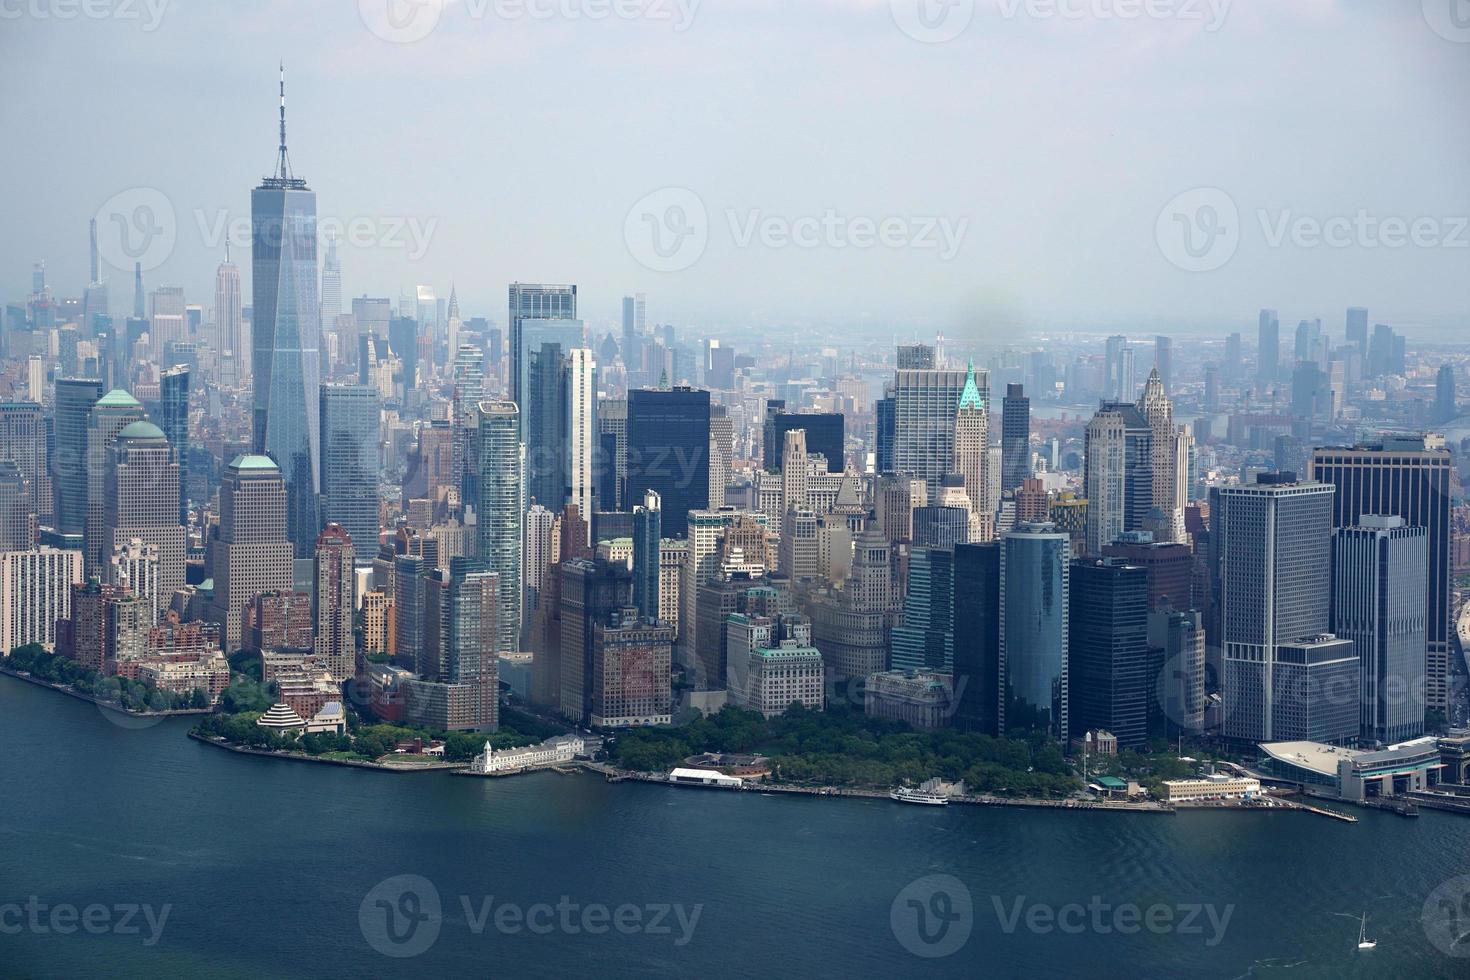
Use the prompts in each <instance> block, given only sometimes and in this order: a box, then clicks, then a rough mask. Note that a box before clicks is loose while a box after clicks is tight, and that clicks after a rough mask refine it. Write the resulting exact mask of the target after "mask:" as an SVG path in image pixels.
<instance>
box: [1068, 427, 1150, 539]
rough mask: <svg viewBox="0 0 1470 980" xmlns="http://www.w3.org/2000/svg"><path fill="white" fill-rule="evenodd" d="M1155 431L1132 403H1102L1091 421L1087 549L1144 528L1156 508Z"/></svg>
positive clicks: (1086, 476)
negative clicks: (1149, 515)
mask: <svg viewBox="0 0 1470 980" xmlns="http://www.w3.org/2000/svg"><path fill="white" fill-rule="evenodd" d="M1153 461H1154V452H1153V430H1152V429H1151V428H1150V426H1149V422H1148V419H1146V418H1144V415H1143V413H1142V412H1141V411H1139V409H1138V407H1137V406H1135V405H1134V404H1133V403H1131V402H1104V403H1103V404H1102V405H1101V406H1099V407H1098V410H1097V412H1096V414H1094V415H1093V416H1092V420H1091V421H1090V422H1088V423H1087V448H1086V452H1085V460H1084V470H1085V474H1084V477H1083V480H1084V489H1085V490H1086V493H1087V541H1086V544H1087V553H1088V554H1090V555H1097V554H1101V553H1102V549H1103V546H1104V545H1108V544H1112V543H1113V542H1114V541H1116V540H1117V539H1118V536H1119V535H1121V534H1122V533H1123V532H1124V531H1137V530H1140V529H1142V527H1143V524H1144V519H1145V518H1146V517H1147V516H1148V512H1149V510H1150V509H1151V508H1152V507H1153V496H1154V477H1153Z"/></svg>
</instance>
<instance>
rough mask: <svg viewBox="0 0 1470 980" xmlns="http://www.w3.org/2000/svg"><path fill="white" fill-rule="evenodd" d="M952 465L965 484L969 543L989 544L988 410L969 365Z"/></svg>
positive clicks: (991, 531) (992, 516)
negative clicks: (968, 517) (968, 510)
mask: <svg viewBox="0 0 1470 980" xmlns="http://www.w3.org/2000/svg"><path fill="white" fill-rule="evenodd" d="M954 424H955V428H954V465H953V467H951V472H953V473H958V474H959V475H960V477H961V478H962V479H963V481H964V487H965V496H966V497H967V498H968V502H969V506H970V515H969V516H970V520H969V523H970V534H969V535H968V540H971V541H989V540H990V539H991V538H992V537H993V536H994V531H995V504H996V502H995V501H993V500H991V499H990V408H989V406H988V405H986V404H985V402H984V400H983V399H981V397H980V389H979V388H978V387H977V386H976V384H975V362H974V361H971V362H970V365H969V370H968V371H967V372H966V375H965V387H964V390H963V391H962V392H960V404H959V408H958V409H957V410H956V411H955V423H954Z"/></svg>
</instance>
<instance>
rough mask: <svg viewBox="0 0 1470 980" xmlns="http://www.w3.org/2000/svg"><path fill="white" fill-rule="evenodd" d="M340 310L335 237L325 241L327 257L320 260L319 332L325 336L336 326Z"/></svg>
mask: <svg viewBox="0 0 1470 980" xmlns="http://www.w3.org/2000/svg"><path fill="white" fill-rule="evenodd" d="M341 312H342V260H341V259H339V258H337V239H335V238H333V239H331V240H330V241H328V242H327V257H326V258H325V259H323V260H322V316H321V332H322V334H323V336H325V335H326V334H327V333H328V332H329V331H331V330H335V329H336V327H337V316H338V314H340V313H341Z"/></svg>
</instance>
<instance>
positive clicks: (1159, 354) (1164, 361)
mask: <svg viewBox="0 0 1470 980" xmlns="http://www.w3.org/2000/svg"><path fill="white" fill-rule="evenodd" d="M1154 370H1155V371H1157V372H1159V380H1160V381H1162V382H1163V384H1164V394H1165V395H1166V396H1167V395H1168V394H1169V392H1170V391H1171V390H1172V385H1171V382H1172V381H1173V376H1174V342H1173V341H1172V340H1170V339H1169V338H1168V337H1162V336H1161V337H1155V338H1154Z"/></svg>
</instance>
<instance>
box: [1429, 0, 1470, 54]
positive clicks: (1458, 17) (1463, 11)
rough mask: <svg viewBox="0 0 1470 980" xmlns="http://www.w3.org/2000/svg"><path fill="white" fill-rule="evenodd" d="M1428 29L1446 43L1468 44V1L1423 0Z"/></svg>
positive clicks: (1469, 8)
mask: <svg viewBox="0 0 1470 980" xmlns="http://www.w3.org/2000/svg"><path fill="white" fill-rule="evenodd" d="M1423 6H1424V20H1425V22H1426V23H1427V24H1429V29H1430V30H1432V31H1433V32H1434V33H1436V34H1438V35H1439V36H1440V37H1442V38H1444V39H1445V40H1446V41H1454V42H1455V43H1456V44H1470V0H1423Z"/></svg>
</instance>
